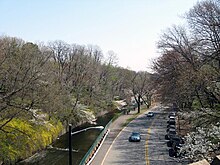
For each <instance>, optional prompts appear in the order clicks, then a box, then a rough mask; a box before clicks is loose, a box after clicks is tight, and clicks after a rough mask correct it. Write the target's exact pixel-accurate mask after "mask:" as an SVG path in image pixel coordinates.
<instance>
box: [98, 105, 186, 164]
mask: <svg viewBox="0 0 220 165" xmlns="http://www.w3.org/2000/svg"><path fill="white" fill-rule="evenodd" d="M150 111H153V112H154V113H155V116H154V117H152V118H149V117H147V116H146V114H147V112H146V113H144V114H142V115H140V116H138V117H137V118H136V119H134V120H133V121H132V122H130V123H129V124H128V125H127V127H125V128H124V129H123V130H122V131H121V132H120V134H119V135H118V136H117V137H116V139H115V140H114V142H113V143H112V145H111V146H110V148H109V150H108V151H107V152H106V155H105V157H104V159H103V161H102V163H101V164H102V165H119V164H120V165H121V164H124V165H125V164H126V165H149V164H150V165H184V164H187V163H186V162H185V163H184V162H178V160H179V159H177V158H171V157H169V155H168V150H169V148H168V147H167V145H166V142H167V141H166V140H165V138H164V136H165V134H166V126H167V123H166V121H167V116H168V112H166V111H164V108H163V107H161V106H156V107H153V108H152V109H150ZM134 131H138V132H140V133H141V137H142V139H141V142H129V141H128V137H129V136H130V134H131V132H134Z"/></svg>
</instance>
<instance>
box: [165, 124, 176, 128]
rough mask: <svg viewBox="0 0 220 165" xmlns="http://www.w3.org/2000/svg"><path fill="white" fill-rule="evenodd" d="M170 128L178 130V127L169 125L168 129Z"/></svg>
mask: <svg viewBox="0 0 220 165" xmlns="http://www.w3.org/2000/svg"><path fill="white" fill-rule="evenodd" d="M170 128H173V129H176V126H175V125H169V124H168V125H167V129H170Z"/></svg>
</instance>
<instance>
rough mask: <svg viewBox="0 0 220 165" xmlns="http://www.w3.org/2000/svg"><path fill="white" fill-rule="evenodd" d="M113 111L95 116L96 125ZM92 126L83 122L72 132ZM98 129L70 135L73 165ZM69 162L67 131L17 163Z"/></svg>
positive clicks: (61, 164) (48, 164) (55, 164)
mask: <svg viewBox="0 0 220 165" xmlns="http://www.w3.org/2000/svg"><path fill="white" fill-rule="evenodd" d="M114 113H115V112H109V113H107V114H105V115H103V116H100V117H98V118H97V121H96V126H105V125H106V124H107V123H108V122H109V121H110V120H111V119H112V118H113V116H114ZM90 126H94V125H92V124H88V123H86V124H83V125H81V126H80V127H76V128H74V129H73V130H72V132H75V131H78V130H81V129H84V128H87V127H90ZM99 134H100V130H98V129H90V130H87V131H84V132H80V133H78V134H74V135H72V149H73V150H74V151H73V153H72V162H73V164H74V165H78V164H79V163H80V161H81V160H82V158H83V157H84V155H85V154H86V153H87V151H88V150H89V148H90V147H91V146H92V144H93V142H94V141H95V140H96V138H97V137H98V135H99ZM68 162H69V150H68V133H66V134H64V135H62V136H61V137H59V139H57V140H56V141H55V142H54V143H53V144H52V147H51V148H48V149H46V150H44V151H42V152H40V153H39V155H38V156H36V157H35V158H33V159H30V160H29V161H25V162H24V161H23V162H20V163H18V164H19V165H27V164H28V165H64V164H66V165H67V164H68Z"/></svg>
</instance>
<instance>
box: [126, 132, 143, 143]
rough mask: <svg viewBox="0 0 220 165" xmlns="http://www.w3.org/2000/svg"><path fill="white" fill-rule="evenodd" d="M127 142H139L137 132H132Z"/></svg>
mask: <svg viewBox="0 0 220 165" xmlns="http://www.w3.org/2000/svg"><path fill="white" fill-rule="evenodd" d="M128 140H129V142H139V141H141V134H140V133H139V132H132V133H131V136H130V137H129V139H128Z"/></svg>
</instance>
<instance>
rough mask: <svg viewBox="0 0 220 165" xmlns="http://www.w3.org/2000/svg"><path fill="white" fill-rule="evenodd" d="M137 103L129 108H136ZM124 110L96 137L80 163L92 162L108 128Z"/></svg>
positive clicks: (81, 164)
mask: <svg viewBox="0 0 220 165" xmlns="http://www.w3.org/2000/svg"><path fill="white" fill-rule="evenodd" d="M136 107H137V104H136V105H134V106H130V107H128V108H127V110H131V109H133V108H136ZM123 113H124V112H123V111H122V112H121V113H119V114H117V115H116V116H115V117H113V118H112V119H111V120H110V121H109V122H108V124H106V126H105V128H104V129H103V130H102V132H101V133H100V134H99V136H98V137H97V138H96V140H95V141H94V143H93V145H92V146H91V147H90V148H89V150H88V152H87V153H86V154H85V156H84V157H83V158H82V160H81V162H80V164H79V165H86V164H88V163H89V162H90V160H91V159H92V158H93V155H94V154H95V152H96V151H97V150H98V148H99V147H100V144H101V143H102V141H103V139H104V137H105V135H106V134H107V133H108V128H109V126H110V125H111V123H112V122H113V121H114V120H116V119H117V118H118V117H119V116H120V115H122V114H123Z"/></svg>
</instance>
